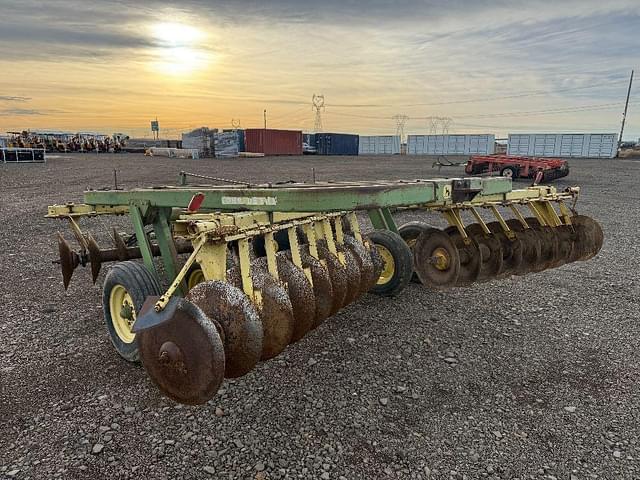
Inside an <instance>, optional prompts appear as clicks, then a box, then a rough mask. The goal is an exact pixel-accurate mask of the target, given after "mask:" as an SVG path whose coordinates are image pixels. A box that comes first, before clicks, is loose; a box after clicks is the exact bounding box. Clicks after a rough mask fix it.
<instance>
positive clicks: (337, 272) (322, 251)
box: [318, 240, 347, 315]
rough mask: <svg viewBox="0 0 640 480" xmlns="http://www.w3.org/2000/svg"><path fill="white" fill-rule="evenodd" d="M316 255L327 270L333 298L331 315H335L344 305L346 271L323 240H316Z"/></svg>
mask: <svg viewBox="0 0 640 480" xmlns="http://www.w3.org/2000/svg"><path fill="white" fill-rule="evenodd" d="M318 255H319V256H320V259H321V260H324V262H325V263H326V265H327V271H328V272H329V277H330V278H331V285H332V287H333V289H332V292H333V299H332V301H331V315H335V314H336V313H337V312H338V310H340V309H341V308H342V306H343V305H344V302H345V299H346V298H347V273H346V271H345V268H344V267H343V266H342V264H341V263H340V260H338V257H336V256H335V255H334V254H333V253H331V252H330V251H329V248H328V247H327V244H326V243H325V242H324V241H322V240H321V241H319V242H318Z"/></svg>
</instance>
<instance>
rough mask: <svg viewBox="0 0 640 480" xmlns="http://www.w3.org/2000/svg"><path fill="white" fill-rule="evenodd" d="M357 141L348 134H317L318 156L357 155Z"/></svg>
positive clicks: (357, 138)
mask: <svg viewBox="0 0 640 480" xmlns="http://www.w3.org/2000/svg"><path fill="white" fill-rule="evenodd" d="M359 139H360V137H359V136H358V135H351V134H348V133H317V134H316V148H317V149H318V155H358V144H359Z"/></svg>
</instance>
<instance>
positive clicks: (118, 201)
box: [47, 175, 578, 290]
mask: <svg viewBox="0 0 640 480" xmlns="http://www.w3.org/2000/svg"><path fill="white" fill-rule="evenodd" d="M181 183H182V184H183V185H181V186H179V187H176V186H164V187H155V188H140V189H132V190H126V191H123V190H90V191H87V192H85V194H84V204H65V205H53V206H50V207H49V212H48V215H47V216H48V217H50V218H66V219H69V220H70V222H71V223H72V226H75V227H76V229H77V230H76V232H77V233H76V236H78V235H80V236H81V235H82V234H81V232H79V229H78V228H77V225H76V223H75V220H74V219H75V218H78V217H91V216H97V215H125V214H128V215H129V217H130V218H131V222H132V225H133V228H134V232H135V235H136V238H137V242H138V246H139V248H140V254H141V256H142V259H143V261H144V263H145V265H146V266H147V268H148V269H149V270H150V271H151V272H153V273H154V274H155V275H156V276H158V272H157V271H156V268H155V266H154V262H153V257H154V254H153V249H154V247H155V248H156V249H158V248H159V250H160V256H161V257H162V261H163V264H164V270H165V273H166V276H167V278H168V279H169V280H170V281H171V280H172V279H174V278H175V277H176V274H177V273H178V272H179V271H180V268H179V266H178V259H177V253H176V248H175V244H174V241H173V240H174V239H173V234H174V233H175V232H174V231H173V228H175V220H176V219H178V217H181V218H184V216H185V215H187V216H188V215H192V216H193V217H192V218H196V216H197V215H198V214H202V213H211V212H216V213H223V214H224V213H233V214H235V215H236V216H237V214H238V213H240V212H246V213H247V214H248V218H249V220H248V221H250V222H254V223H255V222H258V223H262V224H263V225H269V224H275V223H278V222H286V221H292V220H296V219H300V218H305V217H310V216H313V215H317V214H319V213H322V214H327V213H331V212H348V211H357V210H360V211H364V212H366V213H367V214H368V216H369V218H370V220H371V223H372V225H373V227H374V228H375V229H384V230H389V231H392V232H396V233H397V232H398V228H397V226H396V224H395V222H394V219H393V216H392V211H393V210H395V209H400V208H419V209H428V210H436V211H440V212H442V213H444V214H445V218H447V219H451V220H450V222H451V223H452V224H454V225H461V223H460V222H458V220H459V214H457V216H456V215H451V211H454V212H459V210H461V209H471V210H473V209H474V208H475V207H477V206H483V207H491V206H494V205H499V206H507V205H510V204H513V203H516V204H517V203H521V204H524V203H531V202H543V203H545V204H546V203H548V201H549V200H565V199H571V198H574V197H576V196H577V192H578V190H577V189H576V190H575V191H573V192H569V193H566V192H564V193H557V192H556V190H555V188H553V187H534V188H528V189H522V190H512V184H511V179H508V178H502V177H497V178H496V177H494V178H453V179H451V178H449V179H426V180H421V179H418V180H408V181H372V182H357V183H356V182H339V183H322V184H315V183H314V184H296V183H282V184H261V185H249V186H245V185H232V186H226V185H225V186H212V185H184V183H185V177H184V176H182V175H181ZM195 199H197V200H198V202H199V204H198V206H197V208H193V207H192V206H193V202H194V200H195ZM190 208H193V210H190ZM494 209H495V208H494ZM195 210H197V212H196V211H195ZM551 210H553V207H551ZM541 211H542V213H541V214H540V215H541V216H542V215H543V214H544V209H542V210H541ZM236 220H237V219H236ZM147 225H152V226H153V230H154V232H155V236H156V242H157V246H156V245H152V244H151V242H150V241H149V238H148V235H147V232H146V231H145V226H147ZM179 290H180V289H179Z"/></svg>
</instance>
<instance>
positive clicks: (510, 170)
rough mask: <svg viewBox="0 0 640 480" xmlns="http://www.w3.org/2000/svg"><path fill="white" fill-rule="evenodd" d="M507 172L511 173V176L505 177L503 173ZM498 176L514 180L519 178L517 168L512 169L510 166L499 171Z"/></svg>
mask: <svg viewBox="0 0 640 480" xmlns="http://www.w3.org/2000/svg"><path fill="white" fill-rule="evenodd" d="M507 171H509V172H511V176H508V175H505V172H507ZM500 176H501V177H508V178H513V179H514V180H515V179H516V178H518V177H519V174H518V167H513V166H511V165H508V166H506V167H504V168H503V169H502V170H500Z"/></svg>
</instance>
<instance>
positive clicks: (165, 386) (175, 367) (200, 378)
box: [137, 299, 225, 405]
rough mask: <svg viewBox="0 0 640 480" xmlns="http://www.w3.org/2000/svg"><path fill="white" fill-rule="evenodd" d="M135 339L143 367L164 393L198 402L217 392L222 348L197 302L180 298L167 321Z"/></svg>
mask: <svg viewBox="0 0 640 480" xmlns="http://www.w3.org/2000/svg"><path fill="white" fill-rule="evenodd" d="M147 308H149V305H147ZM141 313H144V312H141ZM137 339H138V345H139V349H140V358H141V360H142V364H143V365H144V368H145V369H146V371H147V373H148V374H149V376H150V377H151V379H152V380H153V382H154V383H155V384H156V385H157V386H158V388H159V389H160V390H161V391H162V392H163V393H164V394H165V395H166V396H168V397H169V398H171V399H173V400H175V401H176V402H179V403H184V404H187V405H201V404H203V403H206V402H207V401H208V400H209V399H211V398H212V397H213V396H214V395H215V394H216V392H217V391H218V388H219V387H220V385H221V384H222V381H223V379H224V372H225V356H224V347H223V345H222V339H221V338H220V335H219V334H218V331H217V330H216V327H215V326H214V324H213V322H212V321H211V320H210V319H209V318H207V316H206V315H205V314H204V313H203V312H202V310H200V309H199V308H198V307H197V306H196V305H194V304H193V303H191V302H189V301H187V300H184V299H179V303H178V305H177V307H176V309H175V312H174V313H173V316H172V318H171V319H170V320H168V321H166V322H163V323H161V324H160V325H158V326H156V327H152V328H149V329H145V330H142V331H140V332H139V333H138V336H137Z"/></svg>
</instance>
